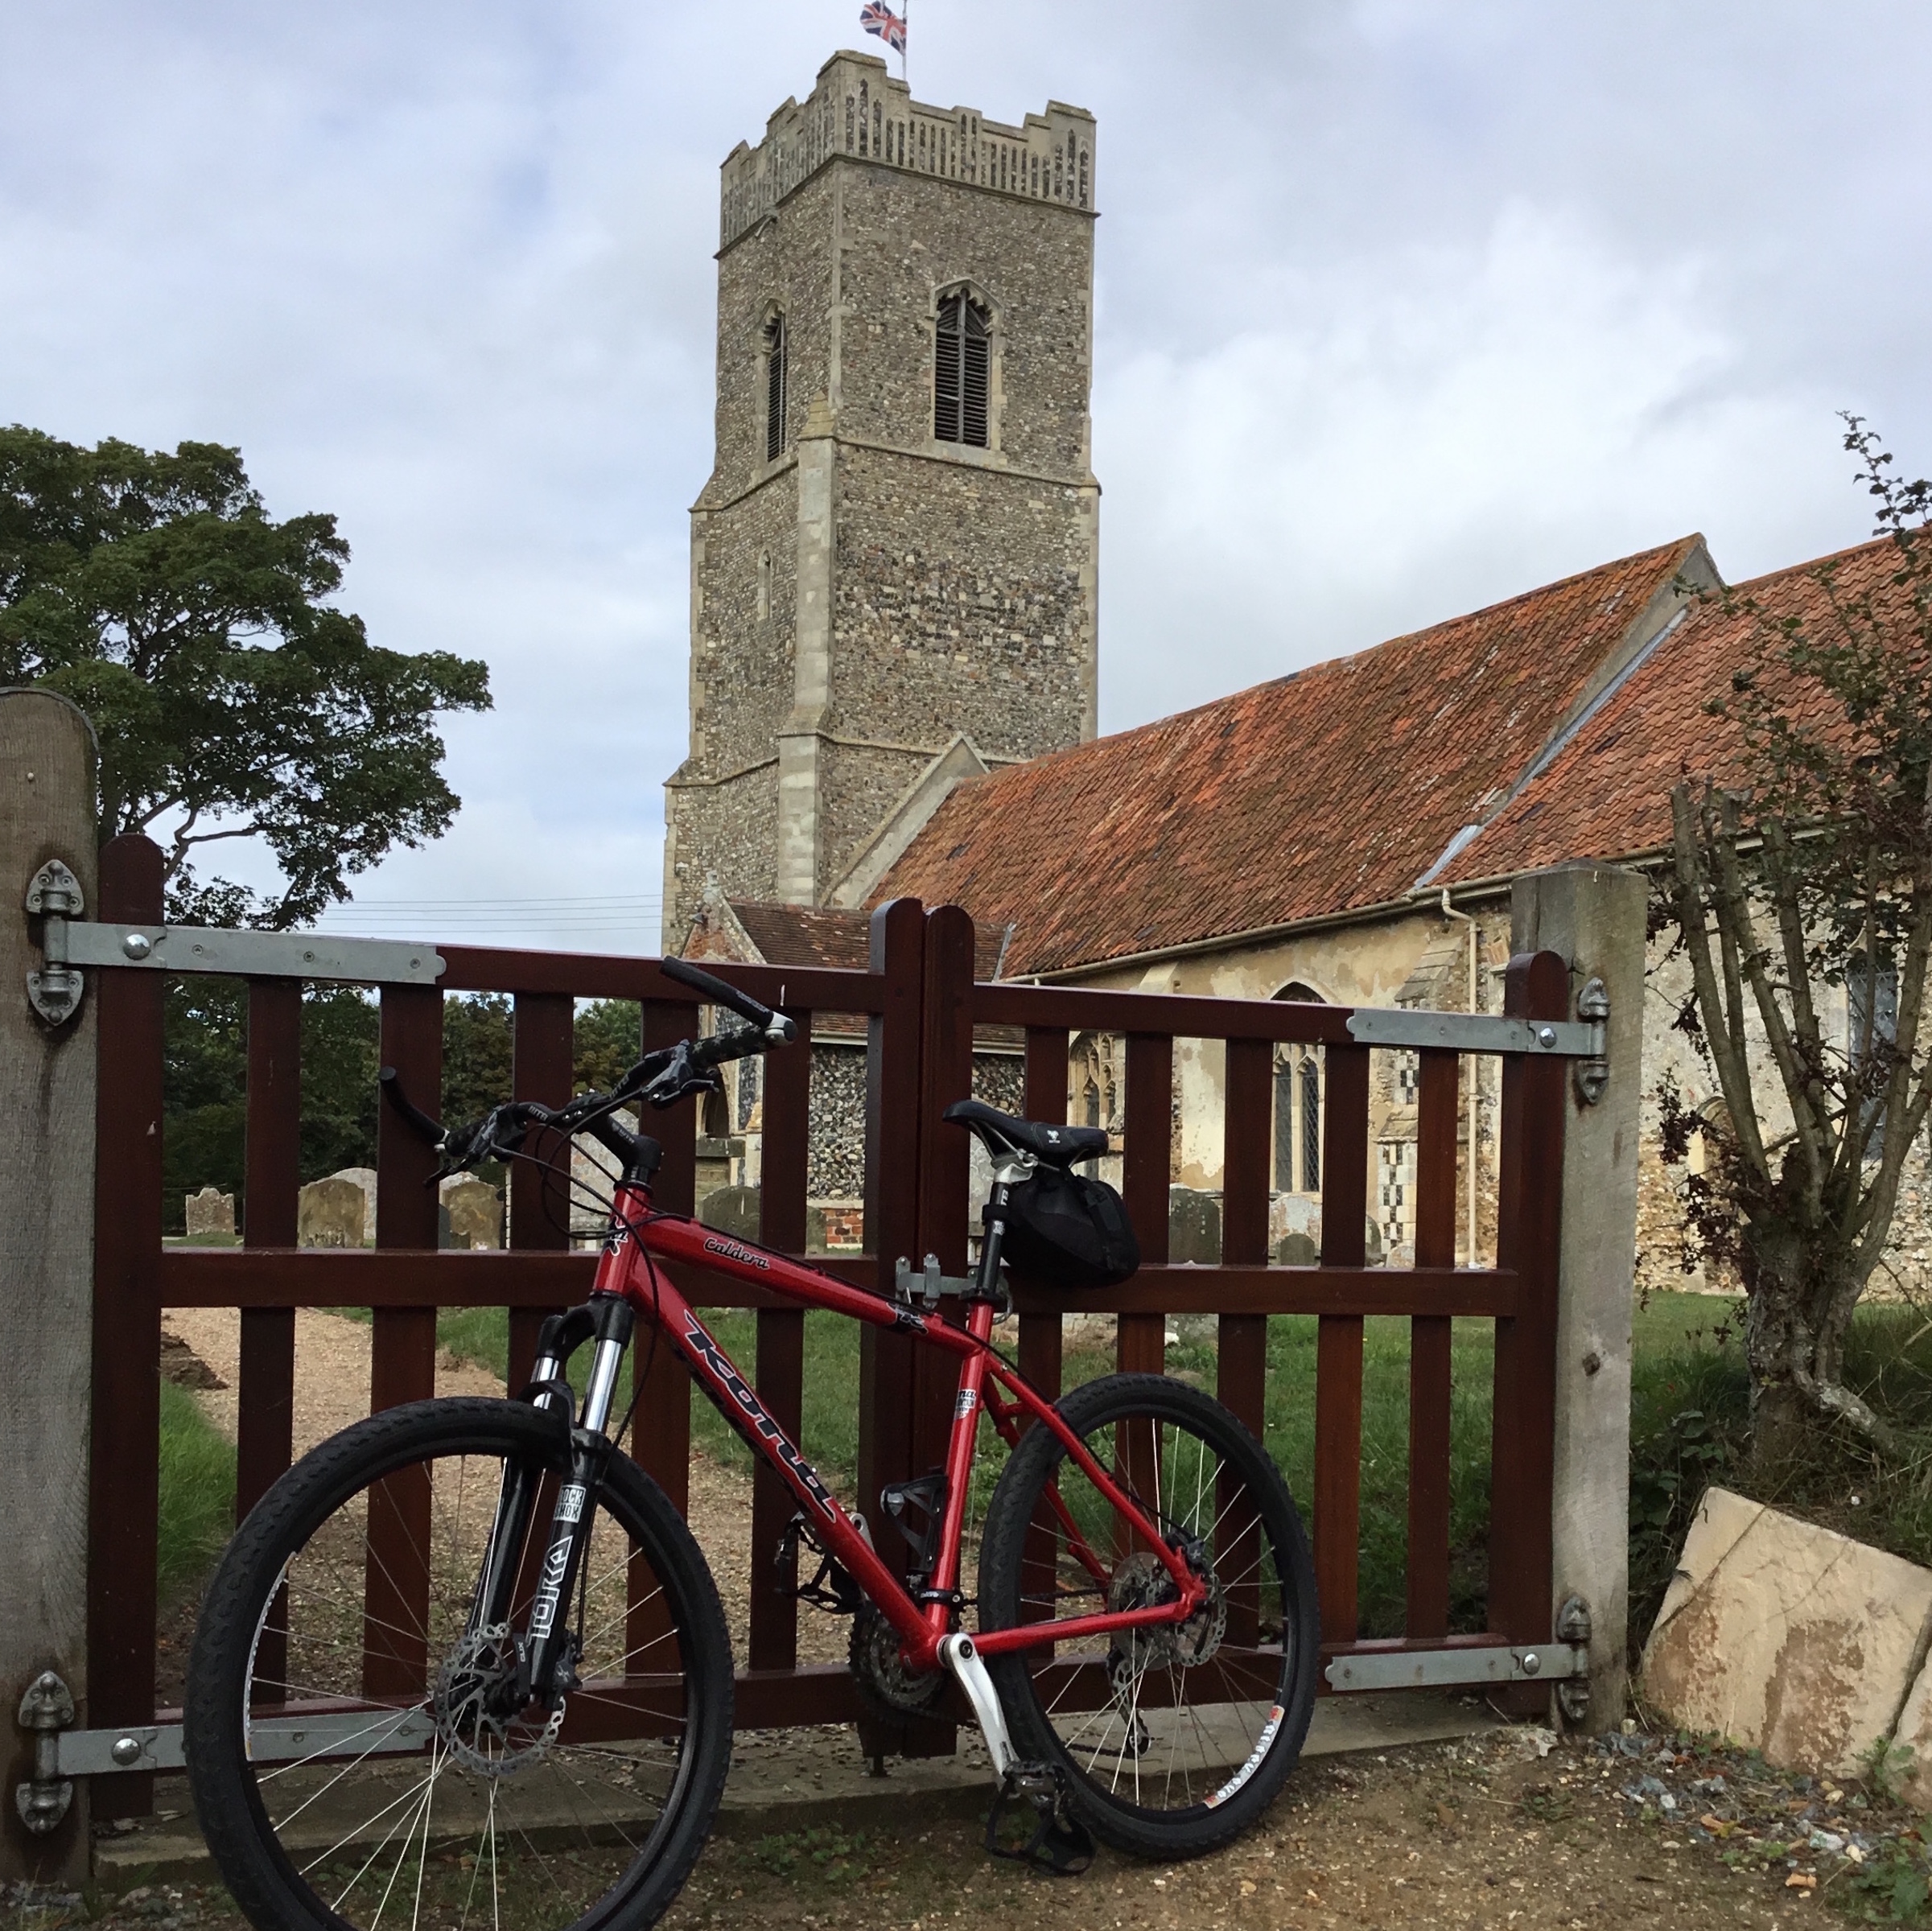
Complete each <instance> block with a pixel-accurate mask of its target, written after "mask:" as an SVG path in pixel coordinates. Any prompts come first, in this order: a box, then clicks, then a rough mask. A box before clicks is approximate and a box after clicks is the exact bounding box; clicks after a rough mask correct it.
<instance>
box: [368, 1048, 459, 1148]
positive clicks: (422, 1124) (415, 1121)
mask: <svg viewBox="0 0 1932 1931" xmlns="http://www.w3.org/2000/svg"><path fill="white" fill-rule="evenodd" d="M376 1081H377V1085H379V1086H381V1089H382V1097H384V1098H385V1100H387V1101H389V1104H390V1105H392V1106H393V1107H394V1108H395V1109H396V1110H397V1112H398V1113H399V1114H402V1117H403V1118H404V1119H405V1120H406V1121H407V1122H408V1123H409V1124H410V1126H412V1127H413V1128H414V1130H415V1131H416V1133H417V1134H418V1135H419V1136H420V1137H421V1138H423V1139H426V1140H427V1141H428V1142H429V1143H430V1145H431V1146H432V1147H440V1146H442V1144H443V1142H444V1140H445V1139H447V1138H448V1137H449V1136H448V1135H447V1134H446V1133H445V1132H444V1130H443V1122H441V1121H440V1120H432V1119H431V1118H430V1116H429V1115H428V1114H426V1113H425V1112H424V1111H423V1110H422V1108H421V1107H420V1106H418V1105H415V1104H414V1101H411V1100H410V1097H409V1095H408V1094H407V1093H405V1092H404V1091H403V1090H402V1081H401V1080H400V1079H399V1078H398V1077H397V1073H396V1068H394V1067H393V1066H385V1067H384V1068H382V1070H381V1072H380V1073H377V1075H376Z"/></svg>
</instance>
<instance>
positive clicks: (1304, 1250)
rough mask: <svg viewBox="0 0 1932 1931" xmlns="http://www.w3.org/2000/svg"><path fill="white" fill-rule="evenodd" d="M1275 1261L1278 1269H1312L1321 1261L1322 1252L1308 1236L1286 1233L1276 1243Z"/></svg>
mask: <svg viewBox="0 0 1932 1931" xmlns="http://www.w3.org/2000/svg"><path fill="white" fill-rule="evenodd" d="M1273 1259H1274V1262H1275V1266H1277V1267H1312V1266H1316V1264H1317V1263H1318V1262H1320V1259H1321V1250H1320V1248H1319V1247H1317V1246H1316V1245H1315V1242H1314V1240H1313V1238H1312V1236H1310V1235H1308V1234H1305V1233H1284V1234H1283V1236H1282V1237H1281V1238H1280V1239H1279V1240H1278V1241H1276V1242H1275V1253H1274V1255H1273Z"/></svg>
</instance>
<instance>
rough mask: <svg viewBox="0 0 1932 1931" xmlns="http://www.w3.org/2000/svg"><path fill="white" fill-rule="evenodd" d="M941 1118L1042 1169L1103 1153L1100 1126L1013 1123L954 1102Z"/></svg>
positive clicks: (986, 1109) (980, 1105)
mask: <svg viewBox="0 0 1932 1931" xmlns="http://www.w3.org/2000/svg"><path fill="white" fill-rule="evenodd" d="M941 1117H942V1118H945V1119H948V1120H950V1121H951V1122H953V1124H954V1126H966V1127H970V1128H971V1130H973V1131H974V1133H977V1134H978V1135H979V1136H980V1138H982V1139H983V1140H985V1141H986V1142H987V1144H988V1145H989V1146H990V1147H993V1149H994V1151H999V1148H998V1147H997V1145H996V1144H995V1143H998V1142H1002V1141H1003V1142H1004V1143H1006V1144H1007V1146H1009V1147H1018V1148H1019V1149H1020V1151H1021V1152H1022V1153H1030V1154H1031V1155H1032V1156H1033V1158H1034V1159H1036V1160H1038V1161H1039V1162H1040V1164H1041V1165H1042V1166H1045V1167H1070V1166H1071V1165H1072V1164H1073V1162H1074V1161H1076V1160H1090V1159H1093V1158H1094V1155H1096V1154H1102V1153H1105V1152H1106V1151H1107V1136H1106V1129H1105V1128H1104V1127H1100V1126H1053V1125H1050V1124H1049V1123H1048V1122H1046V1121H1044V1120H1016V1119H1015V1118H1013V1116H1012V1114H1010V1113H1002V1112H1000V1111H999V1109H998V1108H997V1107H995V1106H989V1105H987V1104H986V1102H985V1101H983V1100H955V1101H954V1102H953V1104H952V1105H950V1106H949V1107H947V1109H946V1110H945V1114H943V1115H942V1116H941Z"/></svg>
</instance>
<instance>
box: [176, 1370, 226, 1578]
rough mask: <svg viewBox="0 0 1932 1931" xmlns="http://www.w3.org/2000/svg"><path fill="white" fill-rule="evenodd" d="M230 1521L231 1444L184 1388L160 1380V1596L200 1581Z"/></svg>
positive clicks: (216, 1551) (213, 1558)
mask: <svg viewBox="0 0 1932 1931" xmlns="http://www.w3.org/2000/svg"><path fill="white" fill-rule="evenodd" d="M234 1525H235V1451H234V1448H233V1445H232V1444H231V1443H229V1441H228V1440H227V1439H225V1437H224V1436H223V1435H221V1433H220V1431H219V1430H218V1429H216V1427H215V1425H214V1424H213V1423H212V1422H210V1421H209V1420H208V1418H207V1416H206V1415H204V1414H203V1413H202V1412H201V1408H200V1404H199V1403H198V1402H196V1399H195V1398H194V1397H193V1396H192V1394H189V1393H188V1392H187V1390H186V1389H184V1388H177V1387H176V1386H175V1384H174V1383H173V1382H172V1381H163V1383H162V1384H161V1514H160V1523H159V1530H160V1538H159V1539H160V1561H159V1576H158V1580H159V1585H160V1592H161V1595H162V1599H163V1601H166V1600H168V1599H170V1598H171V1597H175V1596H178V1595H179V1594H180V1593H181V1592H182V1591H183V1590H185V1589H187V1588H190V1587H194V1586H195V1585H196V1584H198V1583H200V1579H201V1578H202V1577H203V1576H204V1575H205V1574H206V1573H207V1572H208V1569H209V1567H211V1566H212V1563H214V1560H215V1558H216V1556H218V1555H219V1554H220V1553H221V1548H222V1545H223V1544H224V1543H225V1542H227V1540H228V1538H229V1534H230V1533H231V1532H232V1531H233V1528H234Z"/></svg>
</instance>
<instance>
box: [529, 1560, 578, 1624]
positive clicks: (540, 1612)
mask: <svg viewBox="0 0 1932 1931" xmlns="http://www.w3.org/2000/svg"><path fill="white" fill-rule="evenodd" d="M570 1562H571V1538H569V1536H567V1535H560V1536H558V1538H557V1539H556V1541H555V1542H552V1543H551V1544H550V1547H549V1548H548V1549H547V1550H545V1552H544V1557H543V1573H542V1575H541V1576H540V1577H539V1578H538V1582H537V1595H536V1600H534V1601H533V1603H532V1604H530V1634H531V1635H532V1636H548V1635H549V1634H550V1628H551V1625H552V1624H554V1623H555V1621H556V1620H557V1595H558V1591H559V1590H561V1589H562V1587H563V1572H564V1571H565V1570H566V1569H567V1568H568V1567H570Z"/></svg>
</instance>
